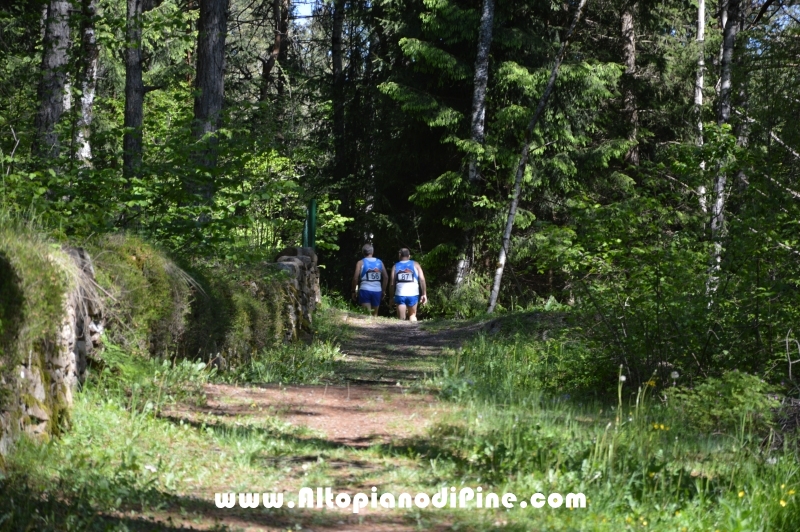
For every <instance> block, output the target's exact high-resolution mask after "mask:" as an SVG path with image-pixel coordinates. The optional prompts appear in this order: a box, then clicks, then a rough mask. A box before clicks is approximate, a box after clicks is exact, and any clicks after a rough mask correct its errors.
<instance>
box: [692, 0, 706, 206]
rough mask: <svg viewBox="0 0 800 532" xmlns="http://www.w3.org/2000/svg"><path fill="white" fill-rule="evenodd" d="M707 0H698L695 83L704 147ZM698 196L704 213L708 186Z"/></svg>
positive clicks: (700, 141) (700, 139)
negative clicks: (697, 47)
mask: <svg viewBox="0 0 800 532" xmlns="http://www.w3.org/2000/svg"><path fill="white" fill-rule="evenodd" d="M705 41H706V0H698V5H697V44H698V46H699V48H700V51H699V53H698V56H697V76H696V77H695V83H694V108H695V113H696V115H697V145H698V146H699V147H701V148H702V147H703V143H704V141H703V87H704V85H705V73H706V58H705V53H706V52H705ZM705 169H706V162H705V161H701V162H700V171H701V172H702V173H704V172H705ZM697 196H698V198H699V201H700V209H701V211H702V212H703V213H705V212H707V211H708V207H707V205H706V186H705V184H703V185H700V186H699V187H698V188H697Z"/></svg>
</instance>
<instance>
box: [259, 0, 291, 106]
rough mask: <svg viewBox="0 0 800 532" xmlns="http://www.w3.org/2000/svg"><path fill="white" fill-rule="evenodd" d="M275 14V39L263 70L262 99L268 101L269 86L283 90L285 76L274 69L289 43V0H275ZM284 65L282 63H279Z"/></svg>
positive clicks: (263, 62) (273, 3)
mask: <svg viewBox="0 0 800 532" xmlns="http://www.w3.org/2000/svg"><path fill="white" fill-rule="evenodd" d="M272 9H273V15H274V19H275V22H274V23H275V41H274V42H273V44H272V49H271V50H270V53H269V57H267V59H262V60H261V63H262V70H261V94H260V98H259V99H260V101H262V102H265V101H267V95H268V94H269V86H270V85H271V84H272V83H274V84H275V88H276V89H277V91H278V94H281V93H282V92H283V76H282V75H281V73H280V72H279V73H278V74H277V75H275V76H273V74H272V70H273V69H274V68H275V64H276V63H279V62H280V58H282V57H283V56H285V54H286V47H287V45H288V43H289V11H290V5H289V0H274V1H273V2H272ZM279 66H280V67H282V65H279Z"/></svg>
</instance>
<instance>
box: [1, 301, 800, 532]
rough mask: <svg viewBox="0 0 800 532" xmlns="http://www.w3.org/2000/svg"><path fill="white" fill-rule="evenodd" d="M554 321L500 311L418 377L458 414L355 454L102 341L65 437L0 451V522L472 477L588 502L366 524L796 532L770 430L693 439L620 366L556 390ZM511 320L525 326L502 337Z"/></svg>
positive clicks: (141, 515)
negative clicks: (211, 405)
mask: <svg viewBox="0 0 800 532" xmlns="http://www.w3.org/2000/svg"><path fill="white" fill-rule="evenodd" d="M329 309H330V307H329ZM325 312H329V314H325ZM337 312H339V311H337V310H335V309H334V310H326V311H323V313H322V315H321V316H322V317H321V319H320V320H318V325H317V327H318V328H319V329H318V331H319V332H318V336H317V338H316V339H315V340H314V341H312V342H311V344H309V345H305V346H303V347H296V349H297V350H298V351H297V352H298V353H306V354H305V355H302V356H307V357H309V359H311V358H310V357H313V356H317V357H320V356H322V357H323V358H324V356H328V355H324V356H323V355H320V354H319V353H317V354H316V355H314V354H313V353H314V352H315V350H318V349H323V347H322V346H326V345H329V346H336V345H337V343H336V341H337V338H342V337H343V336H342V335H347V334H351V333H350V332H347V331H345V330H344V329H343V327H342V325H341V321H340V320H338V319H337V314H336V313H337ZM551 318H554V316H550V315H544V316H538V317H537V318H536V321H535V323H532V322H531V321H530V316H516V317H515V316H511V317H508V318H504V320H506V321H505V322H504V323H503V326H502V328H501V330H500V332H498V333H496V334H495V335H493V336H489V334H491V333H487V334H486V335H483V336H479V337H477V338H475V339H473V340H471V341H470V342H468V343H467V344H466V345H465V346H464V347H463V348H462V349H461V350H460V351H452V352H450V353H449V354H448V355H447V356H446V358H445V360H444V362H443V367H442V368H443V369H442V371H441V372H440V374H439V376H438V377H437V378H436V379H434V380H432V381H430V382H428V385H429V386H431V387H433V388H434V389H438V390H440V391H443V392H446V394H447V395H446V398H447V399H448V400H451V401H454V402H456V403H457V406H458V408H453V409H448V411H450V414H448V415H447V417H443V418H441V419H439V420H437V423H436V424H435V425H434V426H433V427H432V428H431V429H430V430H429V432H428V433H427V434H425V435H424V436H423V437H418V438H415V439H411V440H407V441H402V442H394V443H392V444H383V445H374V446H372V447H367V448H351V447H347V446H343V445H339V444H336V443H334V442H332V441H330V440H327V439H325V438H324V437H322V435H321V434H318V433H315V432H313V431H310V430H308V429H303V428H300V427H296V426H293V425H290V424H287V423H285V422H283V421H281V420H280V419H277V418H274V417H269V416H263V415H258V416H248V415H240V416H231V417H226V416H217V415H211V414H203V415H200V414H198V415H192V416H188V415H182V414H181V411H182V409H183V410H186V409H189V408H190V407H191V406H192V405H202V404H203V403H204V400H205V399H204V395H203V385H204V384H205V383H206V382H208V381H209V380H210V379H213V378H216V377H215V376H214V375H213V373H209V372H208V371H207V370H206V369H205V368H201V367H200V366H199V365H198V364H192V363H189V362H185V363H177V364H173V363H172V362H169V361H167V362H165V361H163V360H157V359H151V360H144V359H132V358H130V357H127V356H126V355H125V353H124V352H122V351H121V350H120V351H114V350H113V349H112V350H111V351H110V352H108V353H107V355H106V356H105V357H104V358H105V359H106V364H107V365H106V367H105V368H104V369H103V371H102V372H95V373H94V374H93V376H92V377H91V378H90V381H89V385H88V386H87V387H86V389H85V390H84V391H83V392H82V393H81V394H79V396H78V398H77V404H76V408H75V410H74V412H73V416H72V427H71V430H70V431H68V432H67V433H66V434H65V435H64V436H62V437H61V438H60V439H58V440H54V441H52V442H50V443H47V444H44V445H35V444H32V443H29V442H22V443H21V444H20V446H19V448H18V449H17V451H16V452H15V453H14V454H13V455H12V456H11V457H10V459H9V461H8V464H7V467H6V470H5V472H4V473H3V475H4V476H3V477H2V478H0V492H2V494H3V495H2V496H3V501H4V503H5V504H0V530H175V529H177V527H178V524H179V523H181V524H184V525H187V526H188V525H192V526H200V527H203V528H206V529H219V530H222V529H225V527H224V526H223V525H222V524H220V523H219V522H217V521H215V518H217V517H219V516H220V513H219V510H217V509H216V507H215V506H214V504H213V502H212V501H213V494H214V493H215V492H217V491H240V490H241V491H245V490H246V491H273V490H274V489H275V488H277V489H285V490H297V489H298V488H299V487H302V486H332V487H333V488H334V490H347V491H351V492H352V491H355V490H359V491H367V490H368V489H369V486H372V485H375V486H379V490H380V491H381V492H392V493H395V494H398V493H400V492H402V491H408V492H411V493H413V492H415V491H425V492H427V493H433V492H435V491H437V490H438V489H440V488H441V486H456V487H461V486H471V487H476V486H478V485H480V486H482V487H483V488H484V490H487V491H488V490H492V491H494V492H496V493H503V492H511V493H515V494H517V495H519V496H524V497H525V498H527V497H529V496H530V495H531V494H533V493H537V492H540V493H544V494H545V495H546V494H549V493H551V492H561V493H570V492H582V493H584V494H585V495H586V496H587V498H588V507H587V508H586V509H576V510H572V511H570V510H565V509H559V510H555V509H547V508H544V509H541V510H533V509H530V508H528V509H524V510H523V509H520V508H514V509H510V510H504V509H502V510H480V511H478V510H469V511H465V510H458V509H443V510H432V509H430V508H429V509H426V510H412V511H402V512H401V511H399V510H395V511H394V512H388V511H384V512H383V513H382V514H381V515H379V516H378V517H377V518H378V519H383V520H384V521H380V522H379V524H382V525H385V526H392V524H404V525H406V526H408V525H412V526H415V527H417V528H418V529H428V528H434V527H436V526H440V527H444V528H446V529H452V530H475V531H477V530H481V531H482V530H515V531H523V530H524V531H529V530H553V531H555V530H563V531H569V530H598V531H606V530H608V531H614V532H616V531H619V530H631V531H633V530H655V531H664V532H668V531H669V532H672V531H682V530H685V531H687V532H689V531H701V530H702V531H714V530H720V531H726V532H727V531H765V532H766V531H779V532H784V531H785V532H795V531H797V530H800V504H799V503H798V500H797V497H798V492H800V476H799V473H800V466H798V462H797V458H796V455H795V447H794V443H793V442H789V440H788V439H787V440H786V443H785V444H784V445H785V447H782V448H777V449H775V448H772V446H771V445H769V441H768V440H769V432H768V431H767V432H766V433H762V432H760V430H762V428H763V427H760V426H756V425H753V424H751V423H750V422H749V420H750V419H752V417H748V415H746V414H743V415H742V418H741V419H742V422H741V423H740V424H739V425H738V427H736V428H735V429H725V430H718V431H717V432H715V433H708V432H703V431H701V430H699V429H698V426H697V424H696V423H695V422H694V421H693V418H692V416H691V415H687V412H688V411H687V410H686V409H682V408H679V405H678V404H676V403H675V401H677V399H676V400H675V401H673V400H672V399H670V402H667V403H664V402H663V401H662V400H661V399H660V396H661V393H660V392H661V391H662V390H661V389H660V388H656V387H652V386H647V387H645V389H644V390H638V389H637V390H633V389H628V388H629V386H630V385H629V384H627V383H624V382H622V381H620V380H619V378H618V376H617V375H611V376H610V377H602V378H610V379H612V381H611V382H609V383H606V387H608V388H611V389H614V391H615V392H617V391H618V392H619V396H618V397H619V398H618V399H616V400H613V401H611V402H603V401H600V400H598V399H596V398H594V397H591V396H580V395H577V396H576V394H575V393H574V390H573V393H572V394H570V397H566V393H563V392H565V391H567V390H568V389H569V388H568V386H569V383H575V382H581V381H580V379H579V378H576V377H575V376H574V375H571V374H569V371H568V370H569V368H574V367H579V368H580V366H575V365H568V364H567V362H569V361H570V360H572V358H570V357H577V356H583V354H584V353H585V352H586V348H585V347H582V346H580V345H573V344H570V343H569V342H571V341H572V340H571V339H570V337H569V336H568V335H561V336H559V335H558V334H556V333H555V332H553V331H555V329H556V328H555V327H554V325H553V323H555V322H557V321H558V320H555V318H554V319H553V320H551ZM326 320H329V321H326ZM522 326H524V327H526V329H525V330H527V331H528V333H527V334H523V333H519V334H517V333H518V332H519V330H520V329H521V328H522ZM544 331H550V333H548V335H547V338H546V339H543V332H544ZM324 349H329V348H328V347H324ZM275 357H276V360H277V359H278V358H279V357H278V355H275ZM337 364H338V363H337ZM265 367H266V366H265ZM341 369H342V368H341V367H337V366H334V370H335V371H340V370H341ZM264 375H266V374H264ZM298 375H300V374H298ZM578 375H583V373H580V372H579V373H578ZM262 377H263V375H262ZM258 378H261V377H258ZM303 378H311V379H313V378H317V376H315V374H309V375H306V376H305V377H303ZM595 378H601V377H595ZM252 379H253V380H257V378H256V377H252ZM614 396H615V397H617V394H616V393H614ZM713 396H714V394H709V397H712V398H713ZM695 399H696V398H695ZM719 402H724V401H719ZM148 405H149V406H148ZM694 406H695V407H696V406H697V405H696V404H695V405H694ZM712 406H713V405H712ZM765 435H766V437H767V438H766V441H765V439H764V436H765ZM226 515H228V514H226ZM233 518H235V519H234V523H233V524H230V521H229V524H230V526H231V529H235V528H236V527H237V526H253V527H255V526H271V527H281V528H283V529H287V528H290V529H297V527H301V528H310V529H317V528H327V527H331V528H336V527H338V528H347V525H346V524H345V525H339V524H338V523H339V521H341V520H344V519H346V518H347V516H343V515H342V514H339V513H336V512H315V511H288V510H285V509H283V510H266V509H263V508H262V509H259V510H249V511H245V510H242V511H240V512H239V513H238V514H235V515H233V517H232V519H233ZM169 519H171V521H170V520H169ZM236 519H238V521H235V520H236ZM347 522H348V523H349V522H350V521H347ZM237 523H238V524H237Z"/></svg>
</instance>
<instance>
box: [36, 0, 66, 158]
mask: <svg viewBox="0 0 800 532" xmlns="http://www.w3.org/2000/svg"><path fill="white" fill-rule="evenodd" d="M69 14H70V2H69V0H51V1H50V3H49V4H47V15H46V21H45V31H44V42H43V51H42V65H41V76H42V77H41V79H40V80H39V87H38V97H39V109H38V112H37V113H36V119H35V128H36V136H35V138H34V141H33V153H35V154H37V155H40V156H43V157H58V155H59V152H60V146H59V140H58V132H57V131H56V124H57V123H58V121H59V119H60V118H61V115H62V114H63V113H64V108H65V99H66V98H68V95H67V63H68V61H69V58H68V55H67V51H68V49H69V45H70V40H69Z"/></svg>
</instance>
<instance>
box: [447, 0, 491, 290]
mask: <svg viewBox="0 0 800 532" xmlns="http://www.w3.org/2000/svg"><path fill="white" fill-rule="evenodd" d="M493 23H494V0H483V8H482V9H481V21H480V28H479V30H478V55H477V57H476V58H475V75H474V82H473V89H472V122H471V127H470V134H471V139H472V141H473V142H474V143H475V144H477V145H479V146H483V143H484V140H485V136H486V135H485V131H484V130H485V121H486V86H487V84H488V82H489V51H490V49H491V46H492V25H493ZM468 177H469V182H470V184H475V183H476V182H477V181H478V178H479V169H478V158H477V156H475V155H472V156H471V157H470V160H469V174H468ZM472 239H473V235H472V229H471V228H467V230H466V231H465V238H464V250H463V253H462V254H461V257H460V258H459V259H458V265H457V266H456V285H460V284H461V283H462V282H463V281H464V279H465V278H466V275H467V272H468V271H469V268H470V263H471V258H472V255H473V253H472Z"/></svg>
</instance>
